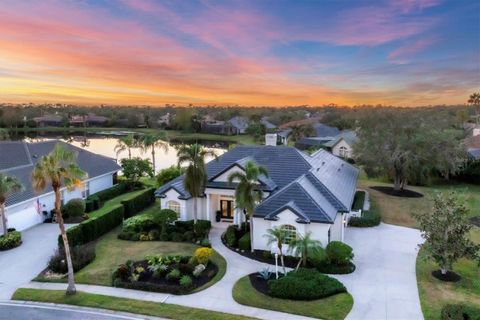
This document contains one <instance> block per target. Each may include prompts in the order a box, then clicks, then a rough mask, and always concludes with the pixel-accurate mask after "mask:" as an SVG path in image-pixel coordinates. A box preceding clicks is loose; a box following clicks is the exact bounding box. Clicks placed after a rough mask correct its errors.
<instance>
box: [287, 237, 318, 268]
mask: <svg viewBox="0 0 480 320" xmlns="http://www.w3.org/2000/svg"><path fill="white" fill-rule="evenodd" d="M311 236H312V233H311V232H310V231H309V232H307V233H306V234H305V235H304V236H301V235H297V238H296V239H293V240H292V241H291V242H290V243H289V247H288V251H289V252H292V253H293V254H294V255H295V256H300V261H298V264H297V268H296V269H297V270H298V268H299V267H300V264H302V265H303V266H304V267H306V266H307V259H308V256H309V255H310V254H312V253H313V254H314V253H318V252H320V251H321V250H322V244H321V242H320V241H318V240H314V239H312V237H311Z"/></svg>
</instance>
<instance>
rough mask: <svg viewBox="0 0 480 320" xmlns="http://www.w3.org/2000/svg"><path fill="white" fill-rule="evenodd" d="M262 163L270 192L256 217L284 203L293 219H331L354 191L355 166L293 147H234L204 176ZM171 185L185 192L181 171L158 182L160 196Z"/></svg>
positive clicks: (348, 204)
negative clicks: (178, 175)
mask: <svg viewBox="0 0 480 320" xmlns="http://www.w3.org/2000/svg"><path fill="white" fill-rule="evenodd" d="M249 160H250V161H254V162H255V163H257V164H259V165H263V166H265V167H266V168H267V170H268V172H269V178H266V177H263V178H262V179H263V180H262V179H259V180H260V182H261V183H262V188H263V190H266V191H269V192H270V195H269V197H268V198H267V199H265V200H264V201H263V202H262V203H261V204H259V205H258V206H257V208H256V211H255V216H256V217H263V218H266V219H275V216H276V214H278V213H280V212H281V211H282V210H281V209H282V208H289V209H291V210H292V211H293V212H295V214H297V215H298V216H299V218H298V219H299V220H298V221H299V222H303V223H309V222H323V223H333V221H334V219H335V216H336V214H337V212H339V211H342V212H345V211H349V210H350V208H351V206H352V202H353V197H354V195H355V190H356V185H357V177H358V170H357V169H356V168H355V167H353V166H352V165H350V164H348V163H347V162H345V161H343V160H342V159H340V158H337V157H336V156H334V155H332V154H330V153H329V152H327V151H324V150H320V151H317V152H316V153H315V154H313V155H311V156H309V155H306V154H303V153H301V152H300V151H298V150H297V149H295V148H292V147H284V146H238V147H236V148H235V149H233V150H231V151H229V152H227V153H225V154H224V155H222V156H221V157H219V159H218V161H211V162H210V163H208V164H207V173H208V178H209V180H213V178H215V177H216V176H218V175H219V174H221V173H223V172H225V171H227V170H228V169H229V168H231V167H232V166H234V165H239V166H240V167H242V166H243V165H244V164H245V163H246V162H247V161H249ZM207 186H208V187H212V188H223V187H225V188H228V189H232V188H233V187H234V186H227V184H226V183H219V182H214V181H209V182H208V183H207ZM171 188H173V189H175V190H177V191H178V192H179V193H180V194H181V196H180V197H181V198H183V199H188V198H190V195H189V194H188V192H186V191H185V189H184V188H183V176H181V177H178V178H176V179H175V180H173V181H171V182H169V183H167V184H165V185H164V186H162V187H160V188H159V189H158V190H157V191H156V194H157V196H159V197H161V196H164V194H165V192H167V191H168V190H169V189H171Z"/></svg>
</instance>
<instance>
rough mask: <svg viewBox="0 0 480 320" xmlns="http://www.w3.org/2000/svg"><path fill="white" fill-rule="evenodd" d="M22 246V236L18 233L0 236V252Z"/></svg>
mask: <svg viewBox="0 0 480 320" xmlns="http://www.w3.org/2000/svg"><path fill="white" fill-rule="evenodd" d="M21 244H22V234H21V233H20V232H18V231H15V230H14V231H10V232H8V233H7V236H0V251H3V250H9V249H13V248H16V247H18V246H19V245H21Z"/></svg>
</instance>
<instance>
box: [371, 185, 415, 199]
mask: <svg viewBox="0 0 480 320" xmlns="http://www.w3.org/2000/svg"><path fill="white" fill-rule="evenodd" d="M370 189H373V190H376V191H379V192H381V193H384V194H387V195H389V196H394V197H401V198H423V194H421V193H419V192H416V191H413V190H407V189H403V190H400V191H397V190H395V189H393V187H385V186H373V187H370Z"/></svg>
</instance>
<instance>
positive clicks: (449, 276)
mask: <svg viewBox="0 0 480 320" xmlns="http://www.w3.org/2000/svg"><path fill="white" fill-rule="evenodd" d="M432 276H434V277H435V278H436V279H438V280H440V281H445V282H458V281H460V280H461V279H462V277H461V276H460V275H459V274H457V273H455V272H453V271H447V273H445V274H442V271H441V270H435V271H432Z"/></svg>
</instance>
